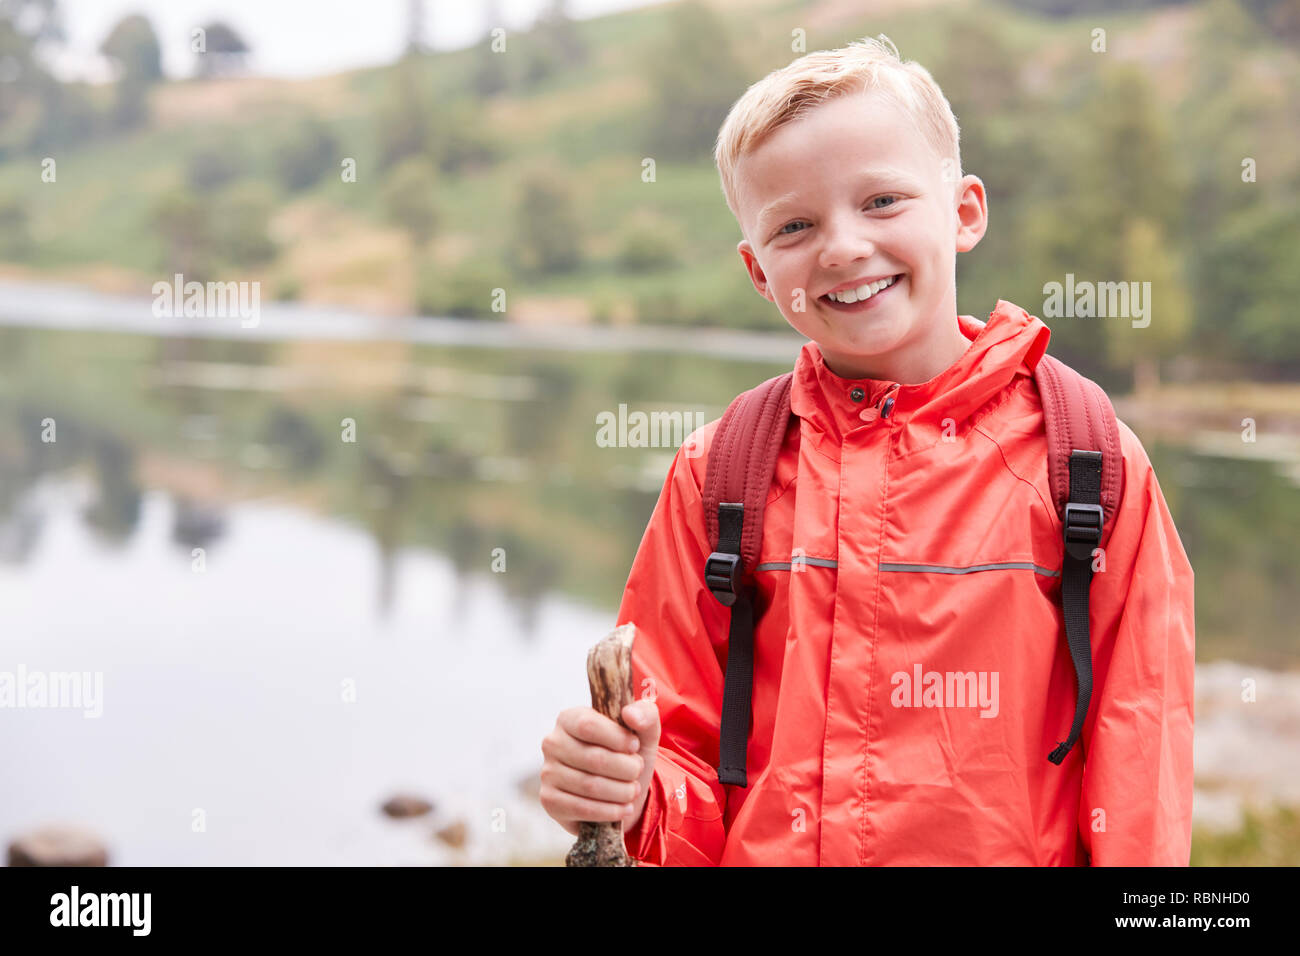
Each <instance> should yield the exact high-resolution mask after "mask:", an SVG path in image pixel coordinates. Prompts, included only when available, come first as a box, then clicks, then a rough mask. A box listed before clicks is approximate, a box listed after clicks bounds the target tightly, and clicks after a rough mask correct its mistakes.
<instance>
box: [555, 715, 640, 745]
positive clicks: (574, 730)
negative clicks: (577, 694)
mask: <svg viewBox="0 0 1300 956" xmlns="http://www.w3.org/2000/svg"><path fill="white" fill-rule="evenodd" d="M559 724H560V728H561V729H562V730H564V731H565V733H567V734H568V735H569V736H571V737H573V738H575V739H577V740H580V741H582V742H583V743H587V744H596V745H598V746H601V747H608V748H609V749H610V750H619V751H623V752H624V753H631V752H632V748H633V745H634V744H635V743H636V741H637V737H636V734H634V733H632V732H631V731H629V730H627V729H626V728H624V727H620V726H619V725H618V724H617V723H616V722H615V721H612V720H610V719H609V718H608V717H606V716H605V715H604V714H602V713H599V712H597V711H595V710H593V709H592V708H590V707H573V708H570V709H569V710H566V711H564V712H563V713H561V714H560V720H559Z"/></svg>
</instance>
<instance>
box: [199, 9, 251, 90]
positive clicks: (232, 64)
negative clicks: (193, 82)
mask: <svg viewBox="0 0 1300 956" xmlns="http://www.w3.org/2000/svg"><path fill="white" fill-rule="evenodd" d="M200 30H201V32H200V34H199V39H200V41H201V44H202V45H201V48H200V49H198V50H196V51H195V58H194V73H195V75H196V76H201V77H214V76H222V75H230V74H235V73H242V72H243V71H244V70H245V69H246V68H247V66H248V54H249V53H250V52H251V51H250V49H249V46H248V44H247V43H245V42H244V38H243V37H241V36H240V35H239V33H237V32H236V31H235V28H234V27H232V26H230V24H228V23H223V22H222V21H220V20H214V21H213V22H211V23H209V24H207V25H206V26H204V27H201V28H200Z"/></svg>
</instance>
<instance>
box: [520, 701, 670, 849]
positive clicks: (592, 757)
mask: <svg viewBox="0 0 1300 956" xmlns="http://www.w3.org/2000/svg"><path fill="white" fill-rule="evenodd" d="M622 717H623V720H624V721H626V722H627V725H628V726H629V727H632V728H634V729H635V730H636V733H632V732H630V731H628V730H627V729H626V728H624V727H621V726H619V725H618V724H617V723H616V722H615V721H612V720H610V719H609V718H608V717H606V716H605V715H604V714H601V713H599V712H598V711H595V710H593V709H592V708H590V707H570V708H569V709H568V710H564V711H561V712H560V716H559V717H557V718H556V719H555V727H554V729H552V730H551V732H550V733H549V734H547V735H546V736H545V737H544V738H542V754H543V755H545V757H546V759H545V761H543V763H542V773H541V779H542V787H541V792H540V797H541V801H542V808H543V809H544V810H545V811H546V812H547V813H548V814H550V815H551V817H552V818H553V819H554V820H555V821H556V822H557V823H559V824H560V826H562V827H564V829H566V830H568V831H569V832H570V833H571V834H573V835H574V836H577V835H578V824H579V823H581V822H583V821H587V822H590V823H600V822H605V821H609V822H613V821H616V820H622V821H623V823H624V825H625V826H632V825H633V824H635V823H636V821H637V820H639V819H641V811H642V810H644V809H645V801H646V794H647V793H648V792H649V787H650V779H651V778H652V777H653V776H654V766H655V756H656V755H657V754H658V753H659V708H658V707H656V706H655V704H654V702H653V701H648V700H639V701H635V702H633V703H631V704H628V705H627V706H626V707H624V708H623V713H622Z"/></svg>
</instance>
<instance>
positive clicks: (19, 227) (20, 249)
mask: <svg viewBox="0 0 1300 956" xmlns="http://www.w3.org/2000/svg"><path fill="white" fill-rule="evenodd" d="M28 219H29V217H28V214H27V207H26V206H24V205H23V204H22V203H21V202H19V201H18V200H17V199H13V198H7V199H2V200H0V259H6V260H8V261H10V262H15V261H22V260H24V259H26V258H28V256H30V255H31V251H32V239H31V233H30V231H29V230H28Z"/></svg>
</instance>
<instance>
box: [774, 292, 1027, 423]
mask: <svg viewBox="0 0 1300 956" xmlns="http://www.w3.org/2000/svg"><path fill="white" fill-rule="evenodd" d="M957 323H958V326H959V328H960V329H961V332H962V334H963V335H964V336H966V338H968V339H970V340H971V344H970V347H969V348H968V349H967V350H966V351H965V353H963V354H962V356H961V358H959V359H958V360H957V361H956V362H954V363H953V364H952V365H950V366H948V368H946V369H944V371H942V372H940V373H939V374H938V375H936V376H935V377H934V378H932V379H930V380H929V381H928V382H921V383H918V384H914V385H902V384H898V383H896V382H888V381H883V380H879V379H871V378H858V379H847V378H841V377H840V376H839V375H836V374H835V373H834V372H832V371H831V370H830V369H829V368H827V367H826V360H825V359H824V358H823V357H822V353H821V349H820V348H818V346H817V343H816V342H807V343H805V344H804V346H803V348H802V349H800V351H799V357H798V359H797V360H796V362H795V369H794V379H793V381H792V383H791V387H790V410H791V411H792V412H794V414H796V415H798V416H799V417H800V418H801V419H803V420H804V421H805V422H807V423H808V424H810V425H811V426H812V428H813V430H814V431H815V432H817V433H820V434H822V435H824V436H825V437H826V438H827V439H829V440H831V441H832V442H834V443H835V444H837V445H838V444H839V443H840V442H841V441H843V438H844V436H845V435H846V434H847V433H848V432H850V431H852V430H854V429H855V428H861V427H863V426H864V425H866V424H867V422H866V421H864V419H863V418H862V417H861V415H862V413H863V411H864V410H866V409H871V408H879V407H880V406H881V405H882V404H883V402H884V400H885V399H886V398H887V397H890V396H892V397H893V398H894V407H893V409H892V411H891V414H890V417H891V418H892V419H894V420H895V422H896V424H899V425H902V424H909V423H911V424H918V425H919V424H926V425H931V426H939V425H940V423H941V422H942V421H943V420H944V419H949V418H950V419H952V420H953V421H954V422H955V423H956V424H957V425H958V426H960V425H961V424H962V423H963V422H965V421H966V420H967V419H969V418H971V417H972V415H974V413H975V412H977V411H978V410H979V409H981V408H982V407H983V406H985V405H986V404H988V402H989V401H990V399H993V398H995V397H996V396H998V395H999V394H1000V393H1002V392H1003V391H1004V390H1005V389H1006V388H1007V386H1008V385H1010V384H1011V382H1012V381H1013V380H1014V379H1015V378H1016V376H1018V375H1026V376H1032V375H1033V372H1034V367H1035V366H1036V365H1037V364H1038V360H1039V359H1040V358H1042V356H1043V353H1044V352H1045V351H1046V350H1047V342H1048V340H1049V339H1050V338H1051V334H1052V333H1051V331H1050V330H1049V329H1048V327H1047V326H1046V325H1044V324H1043V322H1042V320H1041V319H1039V318H1037V317H1035V316H1032V315H1030V314H1029V313H1028V312H1026V311H1025V310H1024V309H1022V308H1020V307H1019V306H1017V305H1014V304H1012V303H1010V302H1007V301H1005V300H1002V299H999V300H998V302H997V305H996V306H995V307H994V309H993V311H992V312H991V313H989V319H988V321H987V322H981V321H979V320H978V319H976V318H974V317H973V316H969V315H959V316H957ZM855 387H856V388H861V389H862V390H863V391H864V392H865V396H864V397H863V399H862V400H861V401H858V402H855V401H854V400H853V399H852V397H851V392H852V391H853V389H854V388H855Z"/></svg>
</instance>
